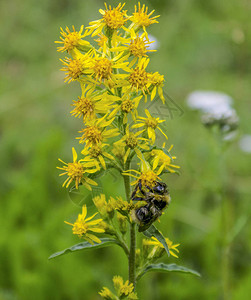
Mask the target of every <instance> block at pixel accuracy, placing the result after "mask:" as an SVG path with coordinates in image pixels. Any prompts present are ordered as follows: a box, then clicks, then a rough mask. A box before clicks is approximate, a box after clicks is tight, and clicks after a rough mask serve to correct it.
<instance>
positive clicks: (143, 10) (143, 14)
mask: <svg viewBox="0 0 251 300" xmlns="http://www.w3.org/2000/svg"><path fill="white" fill-rule="evenodd" d="M147 11H148V7H147V6H145V4H143V5H142V7H141V6H140V2H138V10H137V6H136V5H135V10H134V13H133V14H132V16H131V17H130V21H132V22H133V24H135V25H136V26H137V27H143V30H144V31H145V27H148V26H149V25H151V24H153V23H159V22H158V21H157V20H155V19H156V18H158V17H159V16H155V17H151V15H152V14H153V13H154V11H155V10H152V11H151V12H150V13H149V14H147Z"/></svg>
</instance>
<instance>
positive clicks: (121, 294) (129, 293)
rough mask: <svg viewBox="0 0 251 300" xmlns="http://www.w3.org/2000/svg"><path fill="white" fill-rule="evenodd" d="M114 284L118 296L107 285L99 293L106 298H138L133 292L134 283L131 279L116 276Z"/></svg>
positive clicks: (108, 299) (107, 299)
mask: <svg viewBox="0 0 251 300" xmlns="http://www.w3.org/2000/svg"><path fill="white" fill-rule="evenodd" d="M112 281H113V285H114V288H115V290H116V294H117V296H115V295H114V294H113V293H112V292H111V291H110V290H109V289H108V288H107V287H103V290H101V292H99V294H100V295H101V296H102V297H103V298H104V299H106V300H116V299H124V298H125V297H126V299H130V300H137V299H138V297H137V295H136V294H135V293H134V292H133V289H134V287H133V284H132V283H129V280H127V281H125V283H124V281H123V278H122V277H121V276H114V277H113V279H112Z"/></svg>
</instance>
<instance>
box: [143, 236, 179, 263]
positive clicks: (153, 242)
mask: <svg viewBox="0 0 251 300" xmlns="http://www.w3.org/2000/svg"><path fill="white" fill-rule="evenodd" d="M165 240H166V243H167V246H168V248H169V252H170V254H171V255H172V256H173V257H176V258H178V256H177V254H176V253H175V252H177V253H179V250H178V249H177V247H178V246H179V245H180V244H175V245H174V244H173V242H172V241H171V240H169V239H168V238H165ZM144 244H146V245H153V246H154V248H153V250H152V252H151V253H150V256H151V257H153V256H154V254H155V253H156V251H157V250H158V248H161V249H164V246H163V245H162V243H160V242H159V241H158V240H157V239H156V238H155V237H152V238H151V239H150V240H144Z"/></svg>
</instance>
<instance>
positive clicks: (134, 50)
mask: <svg viewBox="0 0 251 300" xmlns="http://www.w3.org/2000/svg"><path fill="white" fill-rule="evenodd" d="M130 34H131V37H130V38H123V37H117V40H118V41H119V42H120V43H121V44H122V45H124V46H117V47H114V48H111V49H110V51H112V52H114V51H117V52H121V51H124V54H127V53H128V52H129V53H130V54H131V55H133V56H135V59H134V60H133V61H132V62H131V63H130V65H134V63H135V62H136V61H137V58H138V57H142V56H147V52H154V51H156V50H148V49H147V48H148V47H149V45H150V44H152V43H154V42H149V39H148V35H147V33H146V32H144V33H143V34H142V35H140V36H139V34H137V35H136V33H135V31H134V30H133V28H132V29H131V31H130Z"/></svg>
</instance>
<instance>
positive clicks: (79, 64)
mask: <svg viewBox="0 0 251 300" xmlns="http://www.w3.org/2000/svg"><path fill="white" fill-rule="evenodd" d="M76 53H77V54H76V56H75V58H74V59H71V58H68V57H66V58H65V60H62V59H60V61H61V62H62V63H63V65H64V67H63V68H62V69H60V70H61V71H65V74H66V77H65V82H66V81H69V83H70V82H71V81H74V80H78V79H79V78H80V76H82V75H86V74H89V73H90V67H91V65H92V62H91V61H92V60H91V56H90V55H91V53H92V52H90V51H89V52H88V53H86V54H81V53H80V52H76Z"/></svg>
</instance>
